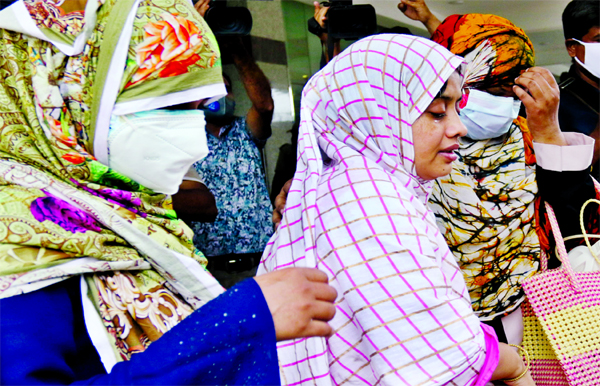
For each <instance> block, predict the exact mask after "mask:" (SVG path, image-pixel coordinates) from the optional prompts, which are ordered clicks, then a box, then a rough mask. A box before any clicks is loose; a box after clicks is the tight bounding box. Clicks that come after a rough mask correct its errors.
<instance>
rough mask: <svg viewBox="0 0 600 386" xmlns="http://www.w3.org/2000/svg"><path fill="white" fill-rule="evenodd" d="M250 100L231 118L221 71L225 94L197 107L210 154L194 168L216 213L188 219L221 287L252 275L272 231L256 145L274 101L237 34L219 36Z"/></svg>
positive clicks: (263, 139) (267, 129)
mask: <svg viewBox="0 0 600 386" xmlns="http://www.w3.org/2000/svg"><path fill="white" fill-rule="evenodd" d="M222 43H223V44H222V45H221V49H222V50H223V51H225V52H229V53H231V56H232V58H233V62H234V65H235V67H236V69H237V71H238V74H239V76H240V79H241V81H242V84H243V85H244V88H245V89H246V92H247V94H248V97H249V99H250V101H251V103H252V106H251V107H250V110H248V113H247V114H246V116H244V117H235V116H234V115H233V113H234V110H235V99H234V95H233V92H232V83H231V80H230V78H229V77H228V76H227V75H224V80H225V86H226V88H227V96H225V97H223V98H221V99H219V100H217V101H215V102H213V103H210V104H208V105H203V106H201V109H202V110H203V111H204V113H205V116H206V129H207V143H208V148H209V150H210V153H209V155H208V156H207V157H206V158H205V159H203V160H202V161H200V162H198V163H196V164H195V165H194V166H195V169H196V171H197V173H198V175H199V177H200V179H201V181H202V182H203V184H204V185H206V186H207V187H208V191H206V192H205V193H204V195H207V194H211V193H212V194H214V197H215V201H216V207H217V208H218V215H217V216H216V219H215V221H214V222H213V223H208V222H200V221H197V220H196V222H192V228H193V229H194V234H195V238H194V243H195V245H196V247H197V248H198V249H199V250H201V251H202V252H203V253H204V254H205V255H206V256H207V258H208V260H209V266H208V269H209V271H210V272H211V273H212V274H213V275H214V276H215V277H216V278H217V280H219V281H220V283H221V284H222V285H223V286H224V287H227V288H228V287H230V286H232V285H233V284H235V283H236V282H237V281H239V280H242V279H244V278H246V277H251V276H254V274H255V272H256V267H257V266H258V263H259V261H260V256H261V254H262V251H263V250H264V247H265V245H266V243H267V242H268V240H269V237H270V236H271V234H272V233H273V225H272V222H271V211H272V206H271V202H270V199H269V194H268V190H267V187H266V184H265V174H264V168H263V163H262V157H261V149H262V147H263V146H264V145H265V143H266V140H267V138H269V136H270V135H271V119H272V117H273V99H272V98H271V88H270V85H269V81H268V80H267V78H266V77H265V75H264V73H263V72H262V71H261V70H260V68H259V67H258V65H257V64H256V63H255V62H254V60H253V58H252V57H251V55H250V54H249V53H248V52H247V50H246V49H245V47H244V45H243V44H242V41H241V39H240V38H239V37H233V38H229V39H227V40H225V39H223V42H222Z"/></svg>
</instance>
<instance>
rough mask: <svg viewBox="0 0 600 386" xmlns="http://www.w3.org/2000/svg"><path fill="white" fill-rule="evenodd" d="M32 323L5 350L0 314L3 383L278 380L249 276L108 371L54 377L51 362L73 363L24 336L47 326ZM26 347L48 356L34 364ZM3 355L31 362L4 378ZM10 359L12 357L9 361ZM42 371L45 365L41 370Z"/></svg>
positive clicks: (263, 309) (263, 311)
mask: <svg viewBox="0 0 600 386" xmlns="http://www.w3.org/2000/svg"><path fill="white" fill-rule="evenodd" d="M42 291H44V290H42ZM36 292H40V291H36ZM20 296H25V295H20ZM20 296H18V297H20ZM18 297H16V298H18ZM11 299H12V298H11ZM5 300H8V299H5ZM4 306H5V304H4V301H3V303H2V313H3V314H4V313H5V312H7V311H8V312H14V311H17V310H14V309H10V310H7V309H6V307H4ZM20 311H21V315H22V317H23V318H27V317H28V316H27V315H24V314H23V312H22V311H23V310H22V309H21V310H20ZM67 322H68V321H67ZM76 322H77V321H76ZM31 323H32V324H33V322H31ZM79 323H81V324H82V323H83V320H79ZM37 324H38V327H41V329H40V328H38V330H33V331H32V330H28V331H26V332H27V333H23V331H14V332H16V333H18V334H19V335H20V339H24V340H27V341H28V342H29V343H28V342H22V343H24V344H19V346H18V347H20V348H21V351H19V352H14V351H13V350H8V351H7V350H6V349H7V348H8V346H10V345H8V344H7V345H5V344H4V343H5V340H6V341H9V340H10V339H8V335H6V336H5V334H11V335H12V332H13V331H6V330H5V323H4V318H2V343H3V347H2V381H3V384H4V383H6V384H8V383H12V384H27V383H37V384H42V383H43V384H52V383H61V384H67V383H70V384H98V385H100V384H102V385H137V384H154V385H159V384H168V385H198V384H201V385H225V384H229V385H237V384H247V385H278V384H279V367H278V363H277V351H276V346H275V343H276V339H275V328H274V325H273V320H272V318H271V313H270V312H269V308H268V306H267V304H266V301H265V299H264V297H263V295H262V291H261V290H260V287H259V286H258V284H256V282H255V281H254V280H253V279H248V280H245V281H243V282H242V283H239V284H238V285H236V286H235V287H233V288H231V289H230V290H228V291H226V292H225V293H224V294H222V295H221V296H219V297H217V298H216V299H214V300H212V301H210V302H209V303H208V304H206V305H205V306H203V307H201V308H200V309H199V310H197V311H195V312H194V313H193V314H191V315H190V316H188V317H187V318H186V319H185V320H183V321H182V322H181V323H180V324H178V325H177V326H176V327H174V328H173V329H171V330H170V331H169V332H167V333H166V334H165V335H163V336H162V337H161V338H160V339H159V340H157V341H156V342H154V343H152V344H151V345H150V346H149V347H148V349H147V350H146V351H144V352H143V353H139V354H135V355H134V356H133V357H132V359H131V360H130V361H127V362H120V363H118V364H117V365H115V366H114V367H113V369H112V371H111V373H110V374H106V373H104V372H103V371H97V372H96V375H93V376H90V377H86V378H80V377H78V376H77V371H73V370H69V371H66V370H63V371H62V372H60V374H63V376H62V378H57V377H56V374H57V373H56V372H54V370H55V369H56V368H57V367H64V368H69V367H73V364H68V365H67V364H65V363H64V362H65V359H64V357H63V355H62V352H61V351H60V350H59V349H58V347H57V344H56V342H54V343H53V344H43V345H42V346H41V347H39V346H38V347H36V346H30V344H35V343H36V342H35V341H34V340H33V338H30V337H29V336H38V335H39V336H41V335H44V331H43V329H44V328H46V329H47V331H48V332H51V331H52V329H51V328H50V326H47V325H46V324H45V323H44V324H41V325H40V323H39V317H38V323H37ZM21 327H25V326H23V325H22V326H21ZM5 337H6V339H5ZM5 346H6V347H5ZM27 347H36V348H37V349H41V350H42V352H43V356H44V357H46V358H50V360H48V359H45V360H44V362H43V364H42V363H41V362H40V363H39V365H34V363H35V362H39V358H38V357H35V356H32V354H33V351H31V350H30V351H25V350H26V348H27ZM7 356H10V357H15V358H17V357H18V358H20V359H19V360H20V361H29V363H31V365H28V366H27V373H22V374H21V378H15V377H14V376H12V375H11V376H9V378H10V381H12V382H8V383H7V382H5V381H6V380H7V379H6V378H5V375H8V374H9V373H11V372H12V370H11V369H10V367H9V368H7V367H5V364H6V365H9V363H8V362H11V360H10V359H8V360H6V361H5V358H6V357H7ZM5 362H6V363H5ZM13 362H15V361H12V362H11V363H13ZM15 363H16V362H15ZM40 366H42V367H43V368H41V367H40ZM49 366H51V367H49ZM44 369H45V370H44ZM43 371H46V373H45V374H46V375H44V373H43ZM51 374H52V376H51ZM88 375H89V372H88ZM34 379H35V381H33V380H34Z"/></svg>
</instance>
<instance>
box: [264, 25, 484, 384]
mask: <svg viewBox="0 0 600 386" xmlns="http://www.w3.org/2000/svg"><path fill="white" fill-rule="evenodd" d="M461 64H462V59H461V58H459V57H456V56H454V55H452V54H450V53H449V52H448V51H447V50H446V49H444V48H443V47H441V46H439V45H437V44H435V43H433V42H431V41H429V40H426V39H423V38H419V37H415V36H407V35H391V34H390V35H376V36H372V37H368V38H365V39H363V40H361V41H359V42H357V43H354V44H353V45H351V46H350V47H349V48H348V49H346V50H345V51H344V52H342V53H341V54H340V55H338V56H336V57H335V58H334V59H333V60H332V61H331V62H330V63H329V64H328V65H327V66H325V67H324V68H323V69H322V70H321V71H319V72H318V73H317V74H315V75H314V76H313V77H312V78H311V79H310V80H309V82H308V83H307V85H306V86H305V88H304V91H303V95H302V103H301V108H302V110H301V122H300V135H299V141H298V146H299V149H298V165H297V171H296V174H295V175H294V179H293V183H292V185H291V187H290V190H289V195H288V198H287V204H286V208H285V210H284V212H283V219H282V221H281V223H280V225H279V227H278V229H277V231H276V233H275V234H274V235H273V237H272V238H271V240H270V242H269V244H268V245H267V248H266V250H265V252H264V254H263V258H262V262H261V265H260V266H259V274H260V273H263V272H267V271H272V270H276V269H283V268H285V267H292V266H300V267H317V268H319V269H321V270H322V271H324V272H326V273H327V274H328V276H329V282H330V284H331V285H332V286H334V287H335V288H336V289H337V291H338V299H337V300H336V308H337V312H336V315H335V317H334V319H333V320H332V321H331V322H330V324H331V325H332V327H333V328H334V330H335V333H334V335H333V336H331V337H330V338H327V339H326V338H309V339H299V340H295V341H292V342H282V343H280V344H279V345H278V355H279V361H280V366H281V379H282V382H283V383H285V384H288V385H299V384H310V385H314V384H316V385H342V384H349V383H361V384H362V383H365V384H385V385H416V384H430V383H431V384H433V383H436V384H446V383H447V382H449V381H451V380H454V382H455V383H456V384H461V385H472V384H474V380H475V379H476V377H477V374H478V372H479V370H480V369H481V367H482V363H483V361H484V360H485V356H486V355H485V353H486V347H485V343H484V338H483V333H482V329H481V326H480V324H479V321H478V320H477V318H476V317H475V315H474V314H473V311H472V309H471V307H470V302H469V299H468V292H467V290H466V287H465V283H464V280H463V278H462V275H461V273H460V271H459V269H458V266H457V265H456V262H455V260H454V258H453V256H452V254H451V253H450V251H449V249H448V247H447V245H446V243H445V241H444V239H443V237H442V236H441V233H440V232H439V230H438V229H437V227H436V224H435V218H434V216H433V213H432V212H430V211H429V210H428V209H427V207H426V201H427V196H428V194H429V191H430V189H431V182H426V181H423V180H422V179H420V178H419V177H417V176H416V172H415V165H414V159H415V151H414V146H413V136H412V125H413V123H414V122H415V120H416V119H417V118H418V117H420V116H421V115H422V114H423V113H424V111H425V110H426V109H427V107H428V106H429V104H430V103H431V101H432V100H433V99H434V98H435V96H436V94H437V93H438V92H439V91H440V89H441V87H442V86H443V85H444V83H445V82H446V81H447V80H448V78H449V77H450V75H451V74H452V73H453V72H454V71H456V69H457V68H458V67H459V66H461Z"/></svg>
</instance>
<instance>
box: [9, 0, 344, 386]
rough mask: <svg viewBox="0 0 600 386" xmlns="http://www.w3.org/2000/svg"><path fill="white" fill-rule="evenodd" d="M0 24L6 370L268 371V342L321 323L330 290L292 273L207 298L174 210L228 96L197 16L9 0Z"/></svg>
mask: <svg viewBox="0 0 600 386" xmlns="http://www.w3.org/2000/svg"><path fill="white" fill-rule="evenodd" d="M0 27H1V28H2V29H0V40H1V44H0V71H1V72H2V78H3V82H2V86H1V87H0V138H1V140H0V299H1V300H0V301H1V307H2V319H1V323H2V324H1V328H0V332H1V334H2V335H1V339H2V340H1V343H2V346H1V347H2V356H1V365H0V368H1V371H2V375H1V378H2V382H3V383H6V384H27V383H36V384H43V383H61V384H68V383H74V382H81V381H85V382H95V383H100V384H109V383H110V384H136V383H149V382H150V383H168V384H199V383H201V384H215V383H217V384H225V383H253V384H258V383H277V382H278V374H277V372H276V368H277V360H276V356H275V351H274V349H275V339H280V340H281V339H289V338H292V337H298V336H310V335H324V334H327V333H329V331H330V330H329V328H328V326H327V324H326V323H325V321H326V320H328V319H329V318H330V317H331V314H332V310H333V306H332V305H331V304H329V303H327V302H328V301H332V300H333V299H334V298H335V291H334V290H333V289H331V288H330V287H329V286H327V285H326V284H324V283H322V282H323V281H324V280H326V277H324V276H325V275H324V274H323V273H320V272H318V271H313V270H305V271H294V272H288V276H289V277H288V278H285V277H283V276H280V277H275V276H272V277H270V278H266V279H259V280H257V282H255V281H254V280H250V281H247V282H245V283H243V284H241V285H240V286H239V287H237V288H235V289H234V290H232V291H228V292H226V293H225V294H223V295H221V296H219V295H220V294H221V293H222V292H223V289H222V288H221V287H220V286H219V285H218V283H217V282H216V281H215V280H214V279H213V278H212V277H211V276H210V275H209V274H208V273H207V272H206V271H205V269H204V268H203V266H204V265H205V260H204V257H203V256H202V255H201V254H200V253H199V252H198V251H196V250H195V249H194V247H193V244H192V233H191V230H190V229H189V228H188V227H187V226H186V225H185V224H184V223H183V222H182V221H180V220H178V219H177V215H176V213H175V212H174V211H173V209H172V205H171V199H170V195H169V194H172V193H175V192H176V191H177V187H178V186H179V184H180V183H181V180H182V178H183V175H184V174H185V173H186V171H187V170H188V168H189V166H190V165H191V164H193V163H194V162H196V161H197V160H199V159H200V158H202V157H203V156H205V155H206V152H207V148H206V139H205V132H204V129H203V126H204V118H203V113H202V112H201V111H198V110H196V109H195V107H196V106H197V105H198V101H201V100H208V99H211V98H214V97H219V96H220V95H224V94H225V93H226V91H225V88H224V86H223V84H222V75H221V65H220V56H219V50H218V47H217V45H216V41H215V38H214V36H213V35H212V32H211V31H210V30H209V29H208V27H207V25H206V24H205V23H204V21H203V19H202V18H201V17H200V16H199V15H198V14H197V13H196V11H195V10H194V8H193V7H192V5H191V4H190V3H189V2H188V1H186V0H175V1H171V2H158V1H152V0H119V1H116V0H105V1H103V0H90V1H87V2H86V1H79V0H65V1H61V2H54V1H43V0H21V1H17V2H15V3H13V4H12V5H11V6H10V7H8V8H6V9H4V10H2V11H1V12H0ZM288 279H291V281H289V280H288ZM315 282H316V283H315ZM257 283H258V286H257ZM259 286H260V287H259ZM298 286H301V287H302V288H308V289H309V291H308V292H307V293H305V294H301V295H297V294H296V295H294V292H295V289H296V288H297V287H298ZM290 294H292V295H290ZM305 295H307V296H305ZM217 296H219V297H218V298H217V299H215V298H216V297H217ZM213 299H215V300H213ZM307 301H308V303H309V304H312V306H311V307H312V311H308V310H305V311H304V312H302V311H299V306H298V302H299V303H300V304H301V306H302V307H304V306H305V305H306V302H307ZM295 303H296V306H294V304H295ZM290 305H291V308H290V307H289V306H290ZM286 308H287V311H286ZM198 309H199V310H198ZM270 309H271V310H272V312H270ZM194 310H197V311H194ZM307 311H308V312H307ZM286 312H287V313H288V314H290V315H291V317H292V318H291V319H290V318H287V319H286V318H285V317H283V319H282V315H284V314H286ZM184 319H185V320H184ZM84 322H85V323H84ZM176 325H177V327H176V328H174V329H173V330H171V329H172V328H173V327H174V326H176ZM169 330H171V331H169ZM159 338H160V339H159ZM152 342H154V343H152ZM151 343H152V344H151ZM256 357H261V361H260V363H259V364H256V363H255V358H256ZM129 359H131V361H128V360H129ZM123 361H124V362H123ZM107 372H108V373H110V374H107Z"/></svg>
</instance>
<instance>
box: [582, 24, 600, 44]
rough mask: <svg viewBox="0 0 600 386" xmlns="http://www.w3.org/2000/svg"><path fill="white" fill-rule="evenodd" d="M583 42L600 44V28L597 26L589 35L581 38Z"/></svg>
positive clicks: (591, 29)
mask: <svg viewBox="0 0 600 386" xmlns="http://www.w3.org/2000/svg"><path fill="white" fill-rule="evenodd" d="M581 41H582V42H585V43H594V42H600V27H598V26H596V27H592V28H590V30H589V31H588V33H586V34H585V35H583V36H582V37H581Z"/></svg>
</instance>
